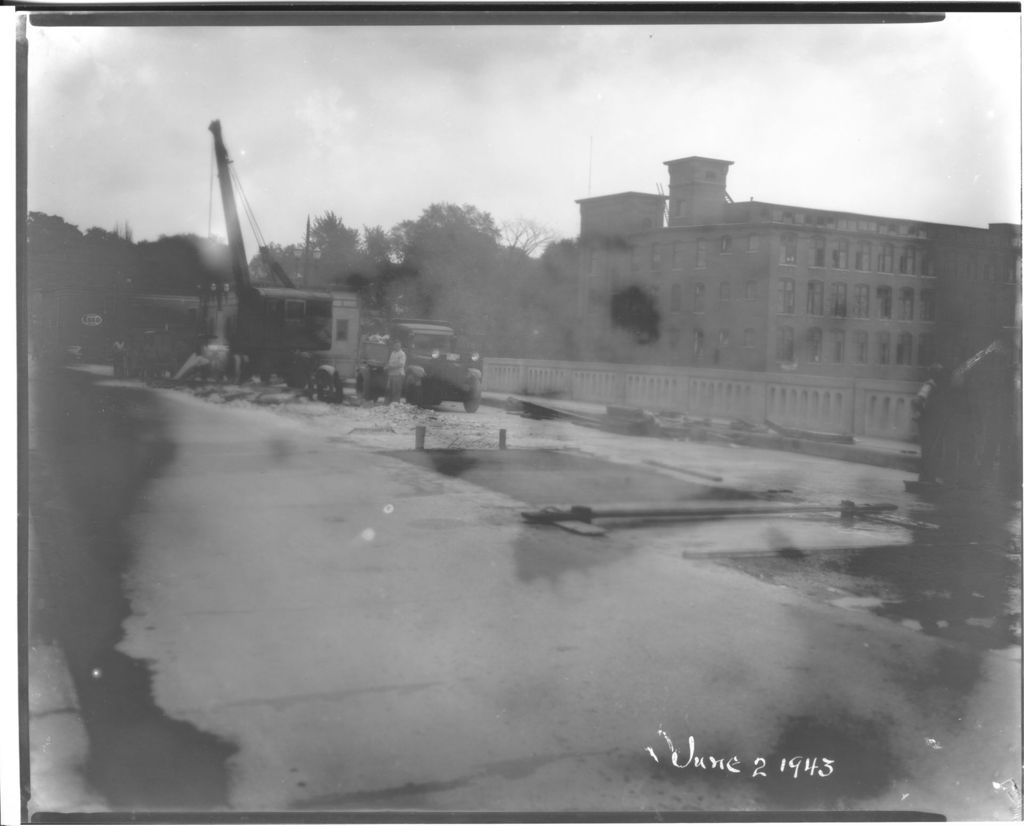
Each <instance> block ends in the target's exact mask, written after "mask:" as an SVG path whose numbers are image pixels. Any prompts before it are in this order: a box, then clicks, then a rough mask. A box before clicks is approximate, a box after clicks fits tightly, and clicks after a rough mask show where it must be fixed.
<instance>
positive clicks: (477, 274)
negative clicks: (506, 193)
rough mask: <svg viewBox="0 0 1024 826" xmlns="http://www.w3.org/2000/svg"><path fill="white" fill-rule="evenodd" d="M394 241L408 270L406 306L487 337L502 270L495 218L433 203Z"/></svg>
mask: <svg viewBox="0 0 1024 826" xmlns="http://www.w3.org/2000/svg"><path fill="white" fill-rule="evenodd" d="M392 237H393V239H394V241H395V243H396V246H397V249H396V252H397V258H398V262H399V263H400V264H401V265H402V266H403V268H404V272H403V276H404V278H403V283H402V297H403V298H404V300H405V301H404V303H405V305H406V306H409V307H410V308H411V310H412V311H413V312H415V313H416V314H417V315H423V316H426V317H432V318H442V317H443V318H445V319H446V320H448V321H451V322H452V323H453V324H455V325H456V326H457V327H459V328H460V329H462V330H464V331H465V332H466V333H467V334H468V335H470V336H474V335H481V336H482V335H483V334H484V333H485V332H486V326H485V325H486V316H487V315H489V314H490V309H491V305H492V303H493V301H494V297H493V295H492V294H493V292H494V289H493V287H494V282H495V279H496V278H497V277H498V274H499V270H500V269H501V267H500V263H501V262H500V261H499V258H500V254H501V252H502V248H501V246H500V244H499V232H498V228H497V226H496V225H495V223H494V219H493V218H492V217H491V216H490V214H488V213H486V212H482V211H481V210H479V209H477V208H476V207H474V206H470V205H468V204H465V205H462V206H456V205H454V204H448V203H437V204H432V205H430V206H429V207H427V208H426V209H425V210H424V211H423V213H422V214H421V215H420V217H419V218H418V219H417V220H416V221H405V222H403V223H401V224H399V225H398V226H396V227H395V228H394V229H393V230H392Z"/></svg>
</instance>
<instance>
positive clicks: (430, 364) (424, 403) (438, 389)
mask: <svg viewBox="0 0 1024 826" xmlns="http://www.w3.org/2000/svg"><path fill="white" fill-rule="evenodd" d="M395 339H398V340H399V341H401V342H402V347H403V349H404V350H405V354H406V363H405V385H404V395H405V399H406V401H407V402H409V403H410V404H415V405H418V406H419V407H435V406H436V405H438V404H440V403H441V402H443V401H458V402H462V405H463V407H465V409H466V411H467V412H468V413H475V412H476V410H477V408H479V407H480V392H481V382H482V379H483V361H482V359H481V358H480V354H479V353H477V352H475V351H473V350H471V349H469V348H466V347H463V346H461V345H460V342H459V340H458V336H457V335H456V333H455V330H454V329H453V328H452V327H451V325H450V324H448V322H446V321H431V320H426V319H418V318H398V319H394V320H393V321H391V322H390V323H389V324H387V325H380V326H379V327H378V332H374V333H367V334H365V335H363V336H362V337H361V340H360V343H359V356H358V361H359V368H358V373H357V376H356V392H357V393H359V394H360V395H361V396H362V397H363V398H364V399H367V400H376V399H378V398H380V397H381V396H384V395H386V394H387V375H386V371H385V367H386V365H387V361H388V355H389V352H390V344H391V342H392V341H394V340H395Z"/></svg>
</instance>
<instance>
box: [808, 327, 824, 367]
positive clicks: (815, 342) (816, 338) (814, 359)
mask: <svg viewBox="0 0 1024 826" xmlns="http://www.w3.org/2000/svg"><path fill="white" fill-rule="evenodd" d="M807 360H808V361H809V362H811V364H821V328H820V327H811V329H809V330H808V331H807Z"/></svg>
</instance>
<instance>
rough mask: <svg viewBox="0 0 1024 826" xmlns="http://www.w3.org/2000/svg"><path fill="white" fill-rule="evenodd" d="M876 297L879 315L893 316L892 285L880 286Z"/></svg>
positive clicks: (876, 291) (884, 316)
mask: <svg viewBox="0 0 1024 826" xmlns="http://www.w3.org/2000/svg"><path fill="white" fill-rule="evenodd" d="M875 298H876V299H878V317H879V318H892V287H879V288H878V289H877V290H875Z"/></svg>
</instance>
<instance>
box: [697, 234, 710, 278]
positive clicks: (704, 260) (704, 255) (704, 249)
mask: <svg viewBox="0 0 1024 826" xmlns="http://www.w3.org/2000/svg"><path fill="white" fill-rule="evenodd" d="M707 265H708V242H707V241H705V240H704V239H703V238H699V239H698V240H697V269H698V270H702V269H704V268H705V267H706V266H707Z"/></svg>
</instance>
